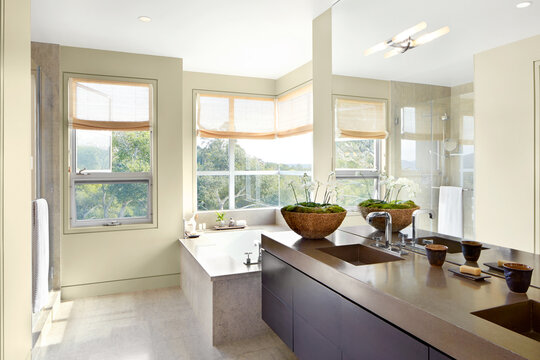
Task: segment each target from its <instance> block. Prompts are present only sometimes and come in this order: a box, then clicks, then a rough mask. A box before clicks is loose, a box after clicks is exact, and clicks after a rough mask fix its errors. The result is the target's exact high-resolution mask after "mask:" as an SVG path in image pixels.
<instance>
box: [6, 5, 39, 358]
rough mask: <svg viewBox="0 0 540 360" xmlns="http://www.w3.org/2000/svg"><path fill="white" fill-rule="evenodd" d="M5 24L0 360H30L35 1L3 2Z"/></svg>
mask: <svg viewBox="0 0 540 360" xmlns="http://www.w3.org/2000/svg"><path fill="white" fill-rule="evenodd" d="M0 22H1V24H0V31H1V32H0V203H1V206H0V359H5V360H12V359H29V358H30V350H31V319H30V315H31V309H32V303H31V300H32V293H31V288H32V285H31V284H32V283H31V266H32V264H31V259H32V257H31V256H32V250H31V226H32V225H31V175H30V174H31V173H30V171H31V170H30V164H31V161H30V148H31V133H32V132H31V125H30V124H31V113H30V109H31V102H30V99H31V89H30V69H31V64H30V1H29V0H0Z"/></svg>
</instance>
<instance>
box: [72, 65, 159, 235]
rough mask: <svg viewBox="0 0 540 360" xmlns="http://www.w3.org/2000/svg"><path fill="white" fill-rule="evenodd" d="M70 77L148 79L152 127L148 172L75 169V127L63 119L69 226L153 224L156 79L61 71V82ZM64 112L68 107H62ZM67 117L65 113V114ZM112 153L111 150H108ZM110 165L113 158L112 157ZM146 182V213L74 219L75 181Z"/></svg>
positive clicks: (79, 182) (108, 79) (138, 81)
mask: <svg viewBox="0 0 540 360" xmlns="http://www.w3.org/2000/svg"><path fill="white" fill-rule="evenodd" d="M70 78H78V79H81V78H83V79H84V78H88V79H99V80H103V81H111V82H115V81H116V82H117V81H122V82H133V83H147V84H151V85H152V94H151V96H152V103H153V105H152V108H151V110H150V111H152V117H151V118H152V122H153V123H152V127H151V129H150V130H149V132H150V172H140V173H113V172H106V171H99V170H97V171H87V170H85V171H81V172H79V173H78V172H77V171H76V167H77V141H76V139H77V138H76V131H77V130H76V129H71V128H70V127H69V121H68V120H67V119H66V124H67V128H68V169H69V171H68V180H69V192H68V193H69V210H68V214H69V224H70V227H71V228H72V229H79V228H90V227H102V226H103V227H107V226H120V225H132V224H153V223H154V212H153V208H154V199H155V196H156V194H155V189H154V184H153V173H154V171H155V170H154V169H155V167H154V163H155V161H156V159H155V156H156V154H155V151H154V150H155V149H156V138H155V129H154V128H155V126H156V123H157V114H156V113H157V112H156V104H157V102H156V99H157V82H156V81H153V80H147V79H135V78H128V79H126V78H120V79H118V78H114V77H109V76H90V75H88V76H84V75H81V74H67V73H66V74H64V83H65V84H67V83H68V82H69V79H70ZM65 89H66V91H65V101H66V103H67V102H68V101H69V93H68V92H69V87H68V86H66V87H65ZM65 112H66V113H67V111H65ZM66 118H67V116H66ZM111 150H112V147H111ZM111 156H112V154H111ZM111 166H112V158H111ZM134 182H135V183H146V184H147V186H148V199H147V203H148V205H147V216H144V217H142V216H140V217H130V218H108V219H91V220H77V206H76V198H75V191H76V185H77V184H123V183H134Z"/></svg>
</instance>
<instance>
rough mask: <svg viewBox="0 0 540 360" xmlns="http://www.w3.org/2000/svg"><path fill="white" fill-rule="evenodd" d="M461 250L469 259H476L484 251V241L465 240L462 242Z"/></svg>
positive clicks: (466, 258)
mask: <svg viewBox="0 0 540 360" xmlns="http://www.w3.org/2000/svg"><path fill="white" fill-rule="evenodd" d="M461 251H462V252H463V257H465V260H467V261H476V260H478V258H479V257H480V253H481V252H482V243H481V242H479V241H470V240H464V241H462V242H461Z"/></svg>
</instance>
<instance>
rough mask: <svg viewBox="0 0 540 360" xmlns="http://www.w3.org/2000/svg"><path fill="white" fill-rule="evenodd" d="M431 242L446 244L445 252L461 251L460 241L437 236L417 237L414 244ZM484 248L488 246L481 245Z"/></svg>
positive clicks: (422, 244) (424, 244)
mask: <svg viewBox="0 0 540 360" xmlns="http://www.w3.org/2000/svg"><path fill="white" fill-rule="evenodd" d="M431 241H432V242H431ZM431 243H433V244H439V245H446V246H447V247H448V250H447V252H448V253H449V254H457V253H460V252H461V243H460V242H459V241H457V240H450V239H445V238H442V237H438V236H426V237H421V238H418V239H417V240H416V244H417V245H420V246H426V245H427V244H431ZM486 249H488V248H487V247H485V246H482V250H486ZM422 250H423V249H422Z"/></svg>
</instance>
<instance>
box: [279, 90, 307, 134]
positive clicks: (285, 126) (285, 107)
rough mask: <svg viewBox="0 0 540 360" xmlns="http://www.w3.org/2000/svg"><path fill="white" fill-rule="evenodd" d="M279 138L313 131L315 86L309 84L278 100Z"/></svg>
mask: <svg viewBox="0 0 540 360" xmlns="http://www.w3.org/2000/svg"><path fill="white" fill-rule="evenodd" d="M277 115H278V128H277V137H287V136H295V135H301V134H305V133H308V132H311V131H313V85H312V84H309V85H306V86H304V87H301V88H299V89H297V90H293V91H292V92H289V93H287V94H285V95H282V96H279V97H278V98H277Z"/></svg>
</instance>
